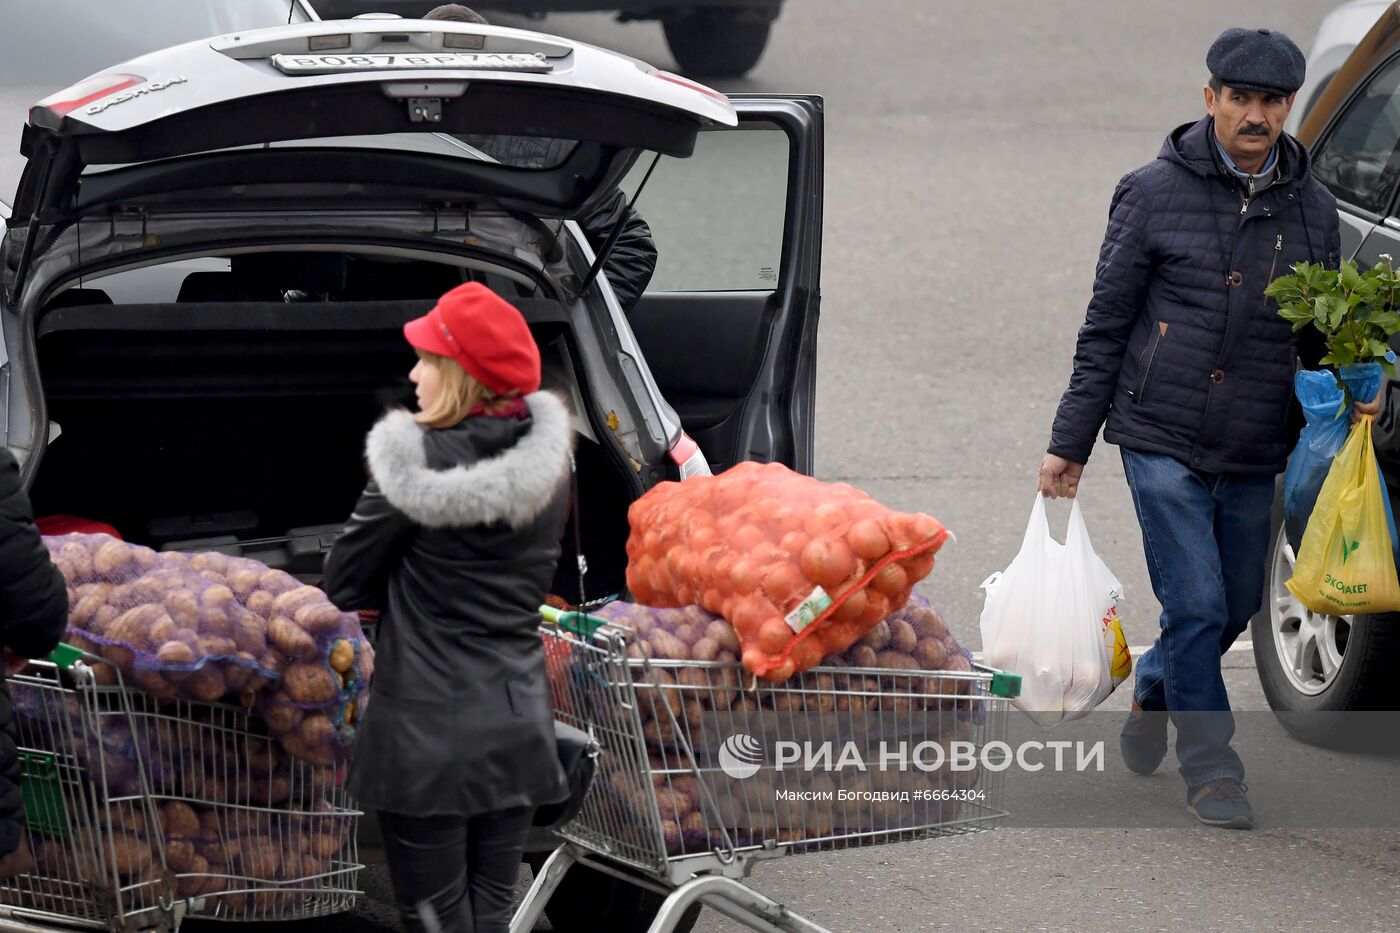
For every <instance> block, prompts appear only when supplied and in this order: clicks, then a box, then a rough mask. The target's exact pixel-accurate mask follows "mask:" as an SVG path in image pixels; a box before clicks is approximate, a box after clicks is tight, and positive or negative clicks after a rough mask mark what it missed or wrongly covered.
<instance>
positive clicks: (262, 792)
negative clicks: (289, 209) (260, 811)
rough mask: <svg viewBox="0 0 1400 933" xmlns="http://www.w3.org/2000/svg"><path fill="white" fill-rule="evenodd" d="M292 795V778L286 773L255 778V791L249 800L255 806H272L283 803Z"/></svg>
mask: <svg viewBox="0 0 1400 933" xmlns="http://www.w3.org/2000/svg"><path fill="white" fill-rule="evenodd" d="M291 796H292V779H291V778H290V777H289V776H287V775H285V774H276V775H272V776H270V777H257V778H254V779H253V792H252V794H251V795H250V797H249V802H251V803H252V804H253V805H254V806H259V807H263V806H266V807H271V806H275V805H277V804H279V803H283V802H284V801H286V800H287V799H289V798H290V797H291Z"/></svg>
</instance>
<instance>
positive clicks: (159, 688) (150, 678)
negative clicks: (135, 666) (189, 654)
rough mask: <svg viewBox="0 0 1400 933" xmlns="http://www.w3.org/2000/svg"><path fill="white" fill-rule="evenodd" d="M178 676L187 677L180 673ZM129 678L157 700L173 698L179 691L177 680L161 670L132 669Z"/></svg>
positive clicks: (132, 683) (130, 681)
mask: <svg viewBox="0 0 1400 933" xmlns="http://www.w3.org/2000/svg"><path fill="white" fill-rule="evenodd" d="M176 677H177V678H178V679H180V680H182V681H183V680H185V679H186V678H185V677H184V676H182V675H180V674H177V675H176ZM127 680H128V682H129V683H130V684H131V685H132V686H134V687H137V688H139V689H140V690H141V691H142V692H143V693H145V694H147V695H148V696H151V697H154V698H155V699H157V700H173V699H175V696H176V693H177V691H176V689H175V687H176V684H175V681H174V680H171V679H170V678H168V677H166V675H165V674H164V673H163V672H161V671H132V672H131V673H130V674H129V675H128V677H127Z"/></svg>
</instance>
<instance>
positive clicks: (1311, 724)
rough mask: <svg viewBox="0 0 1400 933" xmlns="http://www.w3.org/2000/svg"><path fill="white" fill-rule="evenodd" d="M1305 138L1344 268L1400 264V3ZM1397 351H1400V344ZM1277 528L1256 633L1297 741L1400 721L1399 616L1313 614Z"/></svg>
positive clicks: (1271, 689)
mask: <svg viewBox="0 0 1400 933" xmlns="http://www.w3.org/2000/svg"><path fill="white" fill-rule="evenodd" d="M1301 100H1302V94H1301V93H1300V95H1299V101H1301ZM1295 106H1297V105H1296V104H1295ZM1297 135H1298V138H1299V139H1300V140H1301V141H1302V142H1303V143H1304V144H1305V145H1307V146H1308V148H1309V149H1310V150H1311V152H1312V159H1313V174H1314V175H1315V176H1316V177H1317V178H1318V180H1319V181H1321V182H1322V183H1323V184H1324V185H1326V186H1327V188H1328V189H1329V190H1330V191H1331V192H1332V194H1333V195H1335V196H1336V198H1337V206H1338V212H1339V214H1340V215H1341V216H1340V219H1341V239H1342V257H1343V258H1345V259H1354V260H1355V261H1356V262H1357V264H1358V265H1360V266H1361V267H1363V268H1365V267H1369V266H1372V265H1374V264H1375V263H1377V262H1379V261H1381V257H1383V256H1393V257H1400V3H1395V2H1391V3H1388V4H1386V7H1385V9H1384V10H1383V11H1381V12H1379V15H1378V18H1377V19H1376V20H1375V22H1374V24H1373V25H1372V27H1371V29H1370V31H1369V32H1368V33H1366V34H1365V36H1364V38H1362V39H1361V40H1360V41H1359V42H1358V43H1357V44H1356V47H1355V49H1354V51H1353V52H1352V53H1351V55H1350V56H1349V57H1348V58H1347V59H1346V61H1345V62H1344V63H1342V65H1341V66H1340V68H1339V69H1338V70H1337V71H1336V73H1335V74H1334V75H1332V76H1331V77H1330V79H1329V80H1328V81H1327V83H1326V86H1325V88H1323V90H1322V92H1321V93H1320V95H1319V96H1318V97H1317V99H1316V103H1315V104H1314V105H1313V106H1312V108H1311V110H1310V112H1309V113H1308V115H1307V117H1306V119H1305V120H1304V121H1303V123H1302V126H1301V128H1300V129H1299V131H1298V134H1297ZM1392 343H1393V344H1394V345H1395V346H1396V347H1397V348H1400V337H1397V338H1395V339H1393V340H1392ZM1386 483H1387V486H1388V487H1389V490H1390V495H1391V499H1392V501H1397V497H1398V496H1400V476H1396V475H1387V476H1386ZM1277 511H1278V509H1277V508H1276V512H1277ZM1276 518H1279V516H1278V515H1276ZM1276 527H1277V528H1278V530H1277V534H1276V537H1275V540H1274V547H1273V552H1272V557H1271V560H1270V566H1269V576H1268V584H1267V589H1266V591H1265V605H1264V607H1263V609H1262V610H1261V611H1260V612H1259V613H1258V614H1257V615H1256V616H1255V618H1254V620H1253V622H1252V624H1251V636H1252V639H1253V642H1254V657H1255V661H1256V663H1257V665H1258V668H1259V678H1260V681H1261V683H1262V685H1263V688H1264V694H1265V696H1266V697H1267V699H1268V701H1269V705H1270V707H1271V708H1272V709H1273V710H1274V712H1275V713H1276V714H1277V715H1278V717H1279V720H1280V722H1281V723H1282V724H1283V726H1284V727H1285V728H1286V729H1287V730H1288V731H1289V732H1290V733H1292V734H1293V735H1294V736H1296V737H1298V738H1300V739H1302V740H1304V741H1307V742H1312V743H1315V744H1333V743H1336V742H1339V741H1348V740H1350V739H1352V738H1355V737H1356V736H1353V735H1351V734H1350V733H1351V732H1352V731H1354V730H1350V729H1349V726H1350V725H1351V724H1352V723H1358V724H1359V721H1360V718H1359V717H1358V718H1348V717H1345V716H1339V715H1336V714H1340V713H1347V712H1351V711H1356V710H1396V709H1400V679H1397V678H1396V677H1395V670H1396V667H1397V666H1400V614H1390V613H1380V614H1375V615H1356V616H1327V615H1320V614H1317V613H1314V612H1312V611H1310V610H1309V609H1307V608H1306V607H1305V606H1303V605H1302V604H1301V603H1300V602H1299V601H1298V600H1297V598H1296V597H1294V596H1293V595H1292V594H1291V593H1289V591H1288V588H1287V587H1286V586H1285V585H1284V584H1285V581H1286V580H1288V578H1289V577H1291V576H1292V574H1293V561H1294V547H1295V545H1296V542H1290V541H1289V537H1288V535H1287V533H1286V529H1285V528H1283V527H1282V521H1281V519H1280V520H1279V521H1278V524H1277V526H1276Z"/></svg>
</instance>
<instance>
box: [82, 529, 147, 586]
mask: <svg viewBox="0 0 1400 933" xmlns="http://www.w3.org/2000/svg"><path fill="white" fill-rule="evenodd" d="M92 564H93V568H94V570H96V572H97V574H98V576H101V577H103V578H104V579H106V580H107V581H108V582H109V583H114V582H117V580H118V579H119V578H124V577H128V576H133V575H134V574H135V572H136V570H137V568H138V567H139V564H138V563H137V558H136V553H135V551H134V550H133V548H132V546H131V545H129V544H127V543H126V542H125V541H118V540H116V539H115V538H112V539H110V540H107V541H104V542H103V543H102V544H100V545H98V548H97V550H96V551H94V552H93V554H92Z"/></svg>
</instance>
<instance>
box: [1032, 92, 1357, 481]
mask: <svg viewBox="0 0 1400 933" xmlns="http://www.w3.org/2000/svg"><path fill="white" fill-rule="evenodd" d="M1340 251H1341V246H1340V239H1339V234H1338V225H1337V205H1336V201H1335V199H1334V198H1333V197H1332V195H1331V193H1330V192H1329V191H1327V189H1326V188H1324V187H1323V186H1322V185H1321V183H1319V182H1318V181H1317V180H1316V179H1315V178H1313V177H1312V174H1311V172H1310V162H1309V158H1308V153H1307V150H1306V149H1304V148H1303V146H1302V145H1301V144H1300V143H1298V141H1297V140H1295V139H1293V138H1292V137H1291V136H1288V135H1287V134H1285V135H1284V136H1282V137H1281V138H1280V141H1279V176H1278V181H1277V182H1276V183H1275V184H1274V185H1273V186H1271V187H1269V188H1267V189H1265V190H1264V191H1262V192H1260V193H1258V194H1257V195H1256V196H1255V197H1254V198H1252V199H1250V198H1246V196H1245V189H1244V187H1243V185H1242V184H1241V183H1240V181H1239V180H1238V179H1237V178H1235V177H1234V176H1233V175H1232V174H1230V173H1229V172H1228V170H1227V169H1225V168H1224V167H1223V165H1222V164H1221V162H1220V157H1219V154H1218V153H1217V151H1216V149H1215V127H1214V121H1212V120H1211V119H1209V118H1207V119H1204V120H1201V121H1199V122H1197V123H1193V124H1187V125H1186V126H1182V127H1180V128H1178V129H1177V130H1175V131H1174V132H1173V133H1172V134H1171V135H1170V136H1168V137H1167V140H1166V142H1165V143H1163V145H1162V151H1161V152H1160V153H1159V154H1158V156H1157V158H1156V160H1155V161H1153V162H1151V163H1150V164H1148V165H1145V166H1143V167H1142V168H1140V169H1138V170H1137V171H1134V172H1130V173H1129V174H1127V175H1125V176H1124V177H1123V179H1122V180H1121V181H1120V182H1119V183H1118V189H1117V191H1116V192H1115V193H1114V195H1113V205H1112V208H1111V210H1110V214H1109V223H1108V233H1107V235H1105V237H1104V241H1103V248H1102V250H1101V251H1100V253H1099V263H1098V270H1097V274H1096V278H1095V281H1094V295H1093V298H1092V299H1091V300H1090V302H1089V311H1088V315H1087V317H1086V319H1085V321H1084V326H1083V327H1082V328H1080V331H1079V344H1078V348H1077V349H1076V351H1075V356H1074V374H1073V376H1072V377H1071V378H1070V383H1069V388H1068V390H1067V391H1066V392H1065V394H1064V397H1063V398H1062V399H1061V401H1060V408H1059V411H1058V412H1057V413H1056V416H1055V425H1054V429H1053V431H1052V433H1051V438H1050V447H1049V450H1050V452H1051V453H1052V454H1055V455H1057V456H1060V457H1064V458H1065V459H1067V460H1071V461H1073V462H1076V463H1084V462H1086V461H1087V460H1088V459H1089V453H1090V451H1091V450H1092V449H1093V446H1094V441H1095V439H1096V438H1097V436H1098V432H1099V427H1100V426H1101V425H1103V424H1104V419H1105V417H1106V418H1107V421H1108V424H1107V427H1106V429H1105V431H1104V439H1105V440H1107V441H1109V442H1110V443H1113V444H1118V445H1120V446H1122V447H1126V448H1129V449H1132V450H1141V451H1151V452H1156V453H1164V454H1168V455H1170V456H1173V457H1176V458H1177V459H1178V460H1181V461H1182V462H1184V463H1186V464H1188V465H1190V466H1192V467H1194V468H1196V469H1199V470H1204V471H1207V472H1238V473H1265V474H1271V473H1277V472H1279V471H1280V470H1282V469H1283V467H1284V464H1285V462H1286V461H1287V458H1288V447H1289V430H1288V422H1289V411H1290V403H1291V399H1292V379H1293V372H1294V368H1295V367H1294V361H1295V360H1296V359H1297V358H1298V356H1299V348H1298V346H1297V339H1296V337H1295V335H1294V334H1293V332H1292V328H1291V327H1290V326H1289V325H1288V324H1287V323H1286V322H1285V321H1283V320H1282V319H1281V318H1279V317H1278V314H1277V305H1276V304H1275V303H1274V302H1273V301H1272V300H1270V299H1267V298H1265V297H1264V294H1263V292H1264V288H1265V287H1266V286H1267V285H1268V283H1269V282H1271V281H1272V280H1273V279H1274V278H1275V277H1276V276H1278V275H1282V274H1283V273H1285V272H1286V271H1287V270H1288V267H1289V266H1290V265H1291V264H1292V263H1295V262H1299V261H1302V260H1310V261H1313V262H1325V263H1327V264H1328V265H1333V266H1335V265H1336V263H1337V262H1338V259H1339V253H1340ZM1317 355H1318V354H1317V353H1316V351H1315V350H1313V348H1311V347H1306V348H1303V353H1302V356H1303V360H1304V362H1305V364H1309V365H1311V364H1315V362H1316V356H1317Z"/></svg>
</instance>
